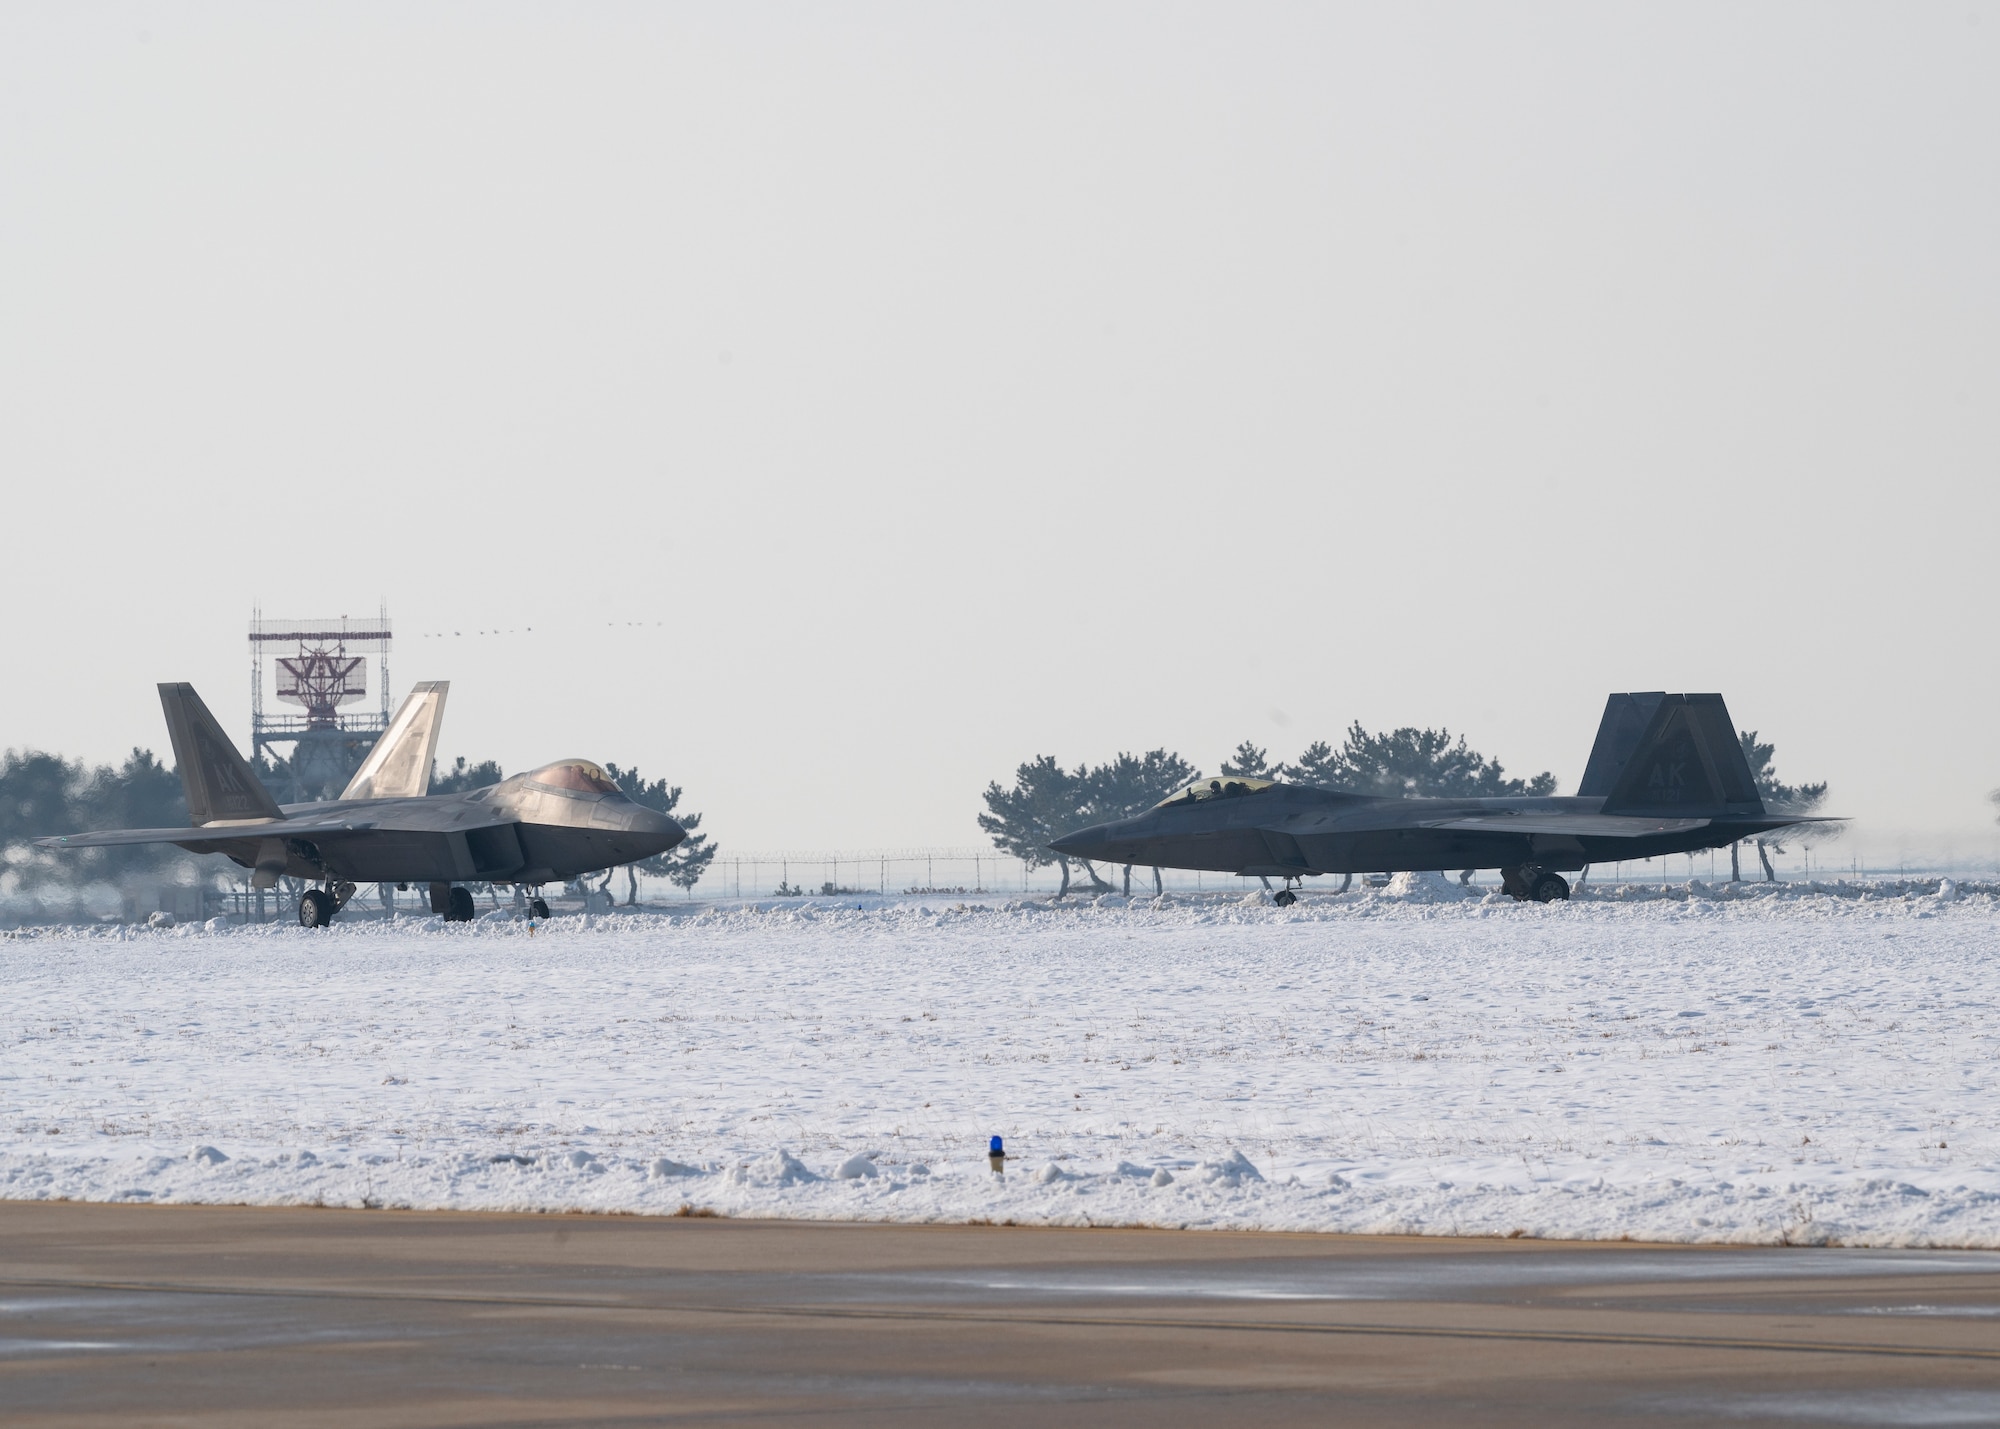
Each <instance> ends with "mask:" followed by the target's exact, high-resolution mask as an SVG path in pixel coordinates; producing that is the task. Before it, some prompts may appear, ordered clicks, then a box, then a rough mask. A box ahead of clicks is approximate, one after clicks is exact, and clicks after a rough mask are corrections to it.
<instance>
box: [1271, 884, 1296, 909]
mask: <svg viewBox="0 0 2000 1429" xmlns="http://www.w3.org/2000/svg"><path fill="white" fill-rule="evenodd" d="M1271 901H1272V902H1273V903H1275V904H1277V905H1278V906H1279V907H1280V908H1289V907H1291V906H1292V905H1293V904H1294V903H1296V902H1298V901H1299V895H1298V894H1296V893H1294V892H1292V890H1291V889H1289V888H1281V889H1279V890H1278V891H1277V892H1276V893H1274V894H1273V895H1271Z"/></svg>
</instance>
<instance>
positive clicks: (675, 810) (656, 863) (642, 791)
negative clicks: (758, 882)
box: [604, 764, 721, 908]
mask: <svg viewBox="0 0 2000 1429" xmlns="http://www.w3.org/2000/svg"><path fill="white" fill-rule="evenodd" d="M604 772H605V773H606V774H609V775H610V776H611V782H612V783H614V784H616V785H617V786H618V788H619V790H620V791H621V792H622V793H623V794H624V795H625V797H626V798H628V799H630V800H631V801H632V802H633V803H635V804H638V805H641V806H643V807H645V808H648V809H655V810H658V811H659V812H660V813H662V814H667V815H670V816H671V817H672V818H673V820H674V821H675V822H676V823H678V824H679V825H680V826H681V827H682V828H684V829H686V830H687V837H686V838H684V839H682V840H681V841H680V842H679V843H678V844H675V845H674V846H673V847H672V848H670V849H668V850H667V851H666V852H665V853H661V854H655V855H654V856H653V857H651V858H643V859H640V860H639V861H638V862H637V863H628V864H626V865H625V906H626V907H628V908H629V907H631V906H632V905H633V904H635V903H637V902H638V901H639V875H640V874H642V873H643V874H646V875H648V876H649V877H652V878H664V879H666V880H667V881H668V882H669V883H672V884H673V885H674V886H676V887H677V888H679V889H680V890H681V892H683V893H684V894H686V895H687V896H688V897H690V898H692V897H694V886H695V885H696V884H697V883H699V882H701V876H702V875H703V874H704V873H706V872H708V866H709V865H710V864H711V863H713V862H715V855H716V854H717V852H719V851H720V847H721V846H720V845H718V844H712V843H710V842H709V841H708V835H707V834H698V833H696V832H695V830H696V829H698V828H700V827H701V815H700V814H683V813H680V812H679V808H680V802H681V786H680V785H678V784H669V783H667V781H666V780H664V779H654V780H652V781H650V782H648V781H647V779H646V777H645V776H644V775H642V774H641V773H640V772H639V771H638V770H637V769H620V768H619V767H618V766H617V765H616V764H607V765H605V766H604ZM604 883H605V887H606V888H609V887H610V886H611V879H610V875H609V874H607V875H606V876H605V880H604Z"/></svg>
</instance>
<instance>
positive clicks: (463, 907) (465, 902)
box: [444, 887, 473, 923]
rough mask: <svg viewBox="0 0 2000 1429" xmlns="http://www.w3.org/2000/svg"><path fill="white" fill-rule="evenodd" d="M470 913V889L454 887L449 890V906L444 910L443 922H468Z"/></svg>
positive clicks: (470, 917) (470, 916)
mask: <svg viewBox="0 0 2000 1429" xmlns="http://www.w3.org/2000/svg"><path fill="white" fill-rule="evenodd" d="M472 913H473V908H472V890H471V889H470V888H457V887H454V888H453V889H452V890H451V906H450V907H448V908H447V909H446V910H445V915H444V920H445V922H447V923H470V922H471V921H472Z"/></svg>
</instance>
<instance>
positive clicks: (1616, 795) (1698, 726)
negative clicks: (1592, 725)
mask: <svg viewBox="0 0 2000 1429" xmlns="http://www.w3.org/2000/svg"><path fill="white" fill-rule="evenodd" d="M1607 718H1608V712H1607ZM1604 812H1605V813H1607V814H1664V815H1676V816H1680V817H1690V816H1704V815H1705V816H1708V817H1716V816H1720V815H1727V814H1739V815H1740V814H1748V815H1752V816H1754V815H1759V814H1762V813H1763V812H1764V801H1763V800H1762V799H1761V798H1759V797H1758V795H1757V782H1756V780H1755V779H1754V778H1752V777H1751V774H1750V764H1749V761H1748V760H1746V759H1744V757H1743V743H1742V741H1741V740H1740V739H1739V738H1738V737H1737V734H1736V726H1735V725H1734V724H1732V723H1731V722H1730V719H1729V707H1728V706H1727V705H1725V704H1723V702H1722V696H1721V695H1663V696H1660V697H1659V704H1658V705H1656V706H1655V707H1654V709H1653V713H1652V717H1651V718H1649V719H1648V720H1647V721H1646V728H1645V730H1644V732H1643V733H1641V734H1640V736H1639V739H1638V742H1637V744H1636V745H1635V746H1634V748H1633V750H1632V754H1631V757H1630V758H1629V759H1627V760H1626V762H1625V767H1624V768H1623V769H1621V770H1619V772H1618V777H1617V779H1616V781H1615V782H1614V783H1613V785H1612V787H1611V792H1610V793H1608V794H1607V795H1605V798H1604Z"/></svg>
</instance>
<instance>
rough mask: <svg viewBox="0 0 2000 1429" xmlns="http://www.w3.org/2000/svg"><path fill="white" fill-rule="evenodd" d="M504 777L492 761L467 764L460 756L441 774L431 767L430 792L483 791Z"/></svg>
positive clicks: (465, 792)
mask: <svg viewBox="0 0 2000 1429" xmlns="http://www.w3.org/2000/svg"><path fill="white" fill-rule="evenodd" d="M506 777H507V776H506V775H504V774H502V773H501V772H500V766H499V764H497V763H496V762H494V761H493V760H491V759H482V760H480V761H479V762H478V763H477V764H467V763H466V762H465V756H464V755H463V754H461V755H459V756H458V758H457V759H455V760H453V761H452V766H451V768H449V769H447V770H446V771H445V772H444V773H442V774H440V773H438V772H437V766H436V765H432V766H431V789H430V791H431V793H433V794H467V793H470V792H471V791H472V790H474V789H484V788H486V787H487V786H488V785H491V784H498V783H499V782H500V781H501V780H502V779H504V778H506Z"/></svg>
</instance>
